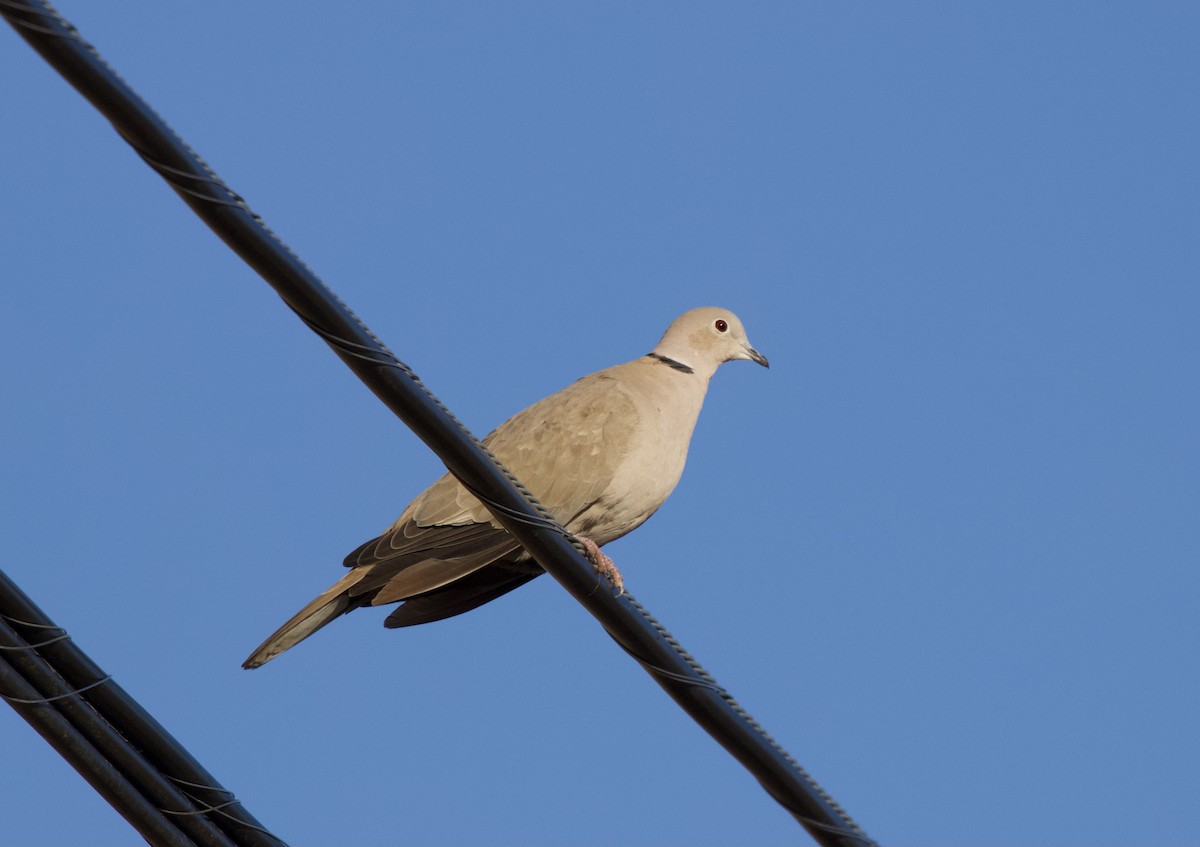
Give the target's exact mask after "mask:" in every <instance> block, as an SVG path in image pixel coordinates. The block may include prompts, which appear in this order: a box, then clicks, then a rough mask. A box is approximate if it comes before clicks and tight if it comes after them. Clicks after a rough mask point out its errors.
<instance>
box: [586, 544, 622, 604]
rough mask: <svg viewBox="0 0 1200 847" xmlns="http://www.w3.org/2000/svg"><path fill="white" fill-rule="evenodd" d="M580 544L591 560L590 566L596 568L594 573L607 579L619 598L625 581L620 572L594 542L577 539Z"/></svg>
mask: <svg viewBox="0 0 1200 847" xmlns="http://www.w3.org/2000/svg"><path fill="white" fill-rule="evenodd" d="M579 541H580V543H582V544H583V547H584V549H585V550H587V557H588V558H589V559H590V560H591V562H592V565H593V566H595V568H596V573H598V574H601V575H602V576H606V577H608V581H609V582H611V583H612V584H613V588H615V589H617V596H618V597H620V596H621V595H622V594H624V593H625V580H624V579H622V578H621V572H620V571H619V570H617V566H616V564H615V563H614V562H613V560H612V559H610V558H609V557H608V556H607V555H605V553H604V552H603V551H602V550H601V549H600V545H598V544H597V543H596V542H595V541H592V539H590V538H584V537H583V536H580V537H579Z"/></svg>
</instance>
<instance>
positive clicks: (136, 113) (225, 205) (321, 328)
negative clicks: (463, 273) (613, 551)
mask: <svg viewBox="0 0 1200 847" xmlns="http://www.w3.org/2000/svg"><path fill="white" fill-rule="evenodd" d="M0 12H2V13H3V14H4V16H5V17H6V18H7V19H8V21H9V23H10V24H12V25H13V27H14V28H15V29H16V30H17V32H18V33H19V34H20V35H21V36H22V37H23V38H25V40H26V41H27V42H29V44H30V45H31V46H32V47H33V48H34V49H35V50H37V51H38V52H39V53H40V54H41V55H42V56H43V58H45V59H46V60H47V61H48V62H49V63H50V64H51V65H52V66H53V67H54V68H55V69H56V70H57V71H58V72H59V73H60V74H62V76H63V77H64V78H66V79H67V81H68V82H70V83H71V84H72V85H73V86H74V87H75V88H76V89H77V90H78V91H79V92H80V93H81V94H82V95H83V96H84V97H86V98H87V99H88V100H89V101H90V102H91V103H92V105H93V106H95V107H96V109H97V110H98V111H100V112H101V114H103V115H104V116H105V117H106V118H108V120H109V121H111V122H112V124H113V126H114V127H115V128H116V130H117V132H118V133H120V135H121V136H122V137H123V138H124V139H125V140H126V141H127V142H128V143H129V144H130V145H131V146H132V147H133V148H134V150H135V151H136V152H137V153H138V155H139V156H141V157H142V159H143V160H144V161H145V162H146V164H148V165H149V166H150V167H152V168H153V169H154V170H155V171H157V172H158V173H159V175H160V176H162V177H163V179H165V180H166V181H167V183H168V184H169V185H170V186H171V187H172V188H173V189H174V190H175V191H176V193H178V194H179V196H180V197H181V198H182V199H183V201H184V202H185V203H187V204H188V205H189V206H191V208H192V210H193V211H195V212H196V214H197V215H198V216H199V217H200V218H201V220H203V221H204V222H205V223H206V224H207V225H208V226H209V227H210V228H211V229H212V230H213V231H214V232H215V233H216V234H217V235H218V236H219V237H220V238H221V239H222V240H224V241H225V242H226V244H228V245H229V247H230V248H231V249H233V250H234V252H236V253H237V254H238V255H239V256H241V257H242V259H243V260H244V261H245V262H246V263H247V264H249V265H250V266H251V267H252V268H254V270H256V271H257V272H258V273H259V274H260V275H261V276H262V277H263V278H264V279H265V280H266V281H267V282H268V283H269V284H270V285H271V286H272V287H273V288H274V289H275V291H276V292H277V293H278V294H279V295H280V296H281V297H282V298H283V300H284V302H285V303H287V305H288V306H289V307H290V308H291V309H292V310H293V311H294V312H295V313H296V314H297V315H298V316H299V317H300V319H301V320H303V321H304V323H305V324H307V325H308V326H309V328H310V329H312V330H313V331H314V332H316V333H317V334H318V335H319V336H320V337H321V338H322V339H324V341H325V342H326V343H327V344H329V346H330V347H331V348H332V349H333V350H334V352H335V353H337V355H338V356H339V357H340V358H341V359H342V361H343V362H345V363H346V365H347V366H348V367H349V368H350V369H351V370H352V371H354V373H355V374H356V375H357V376H358V377H359V379H361V380H362V381H363V382H364V383H365V384H366V385H367V386H368V387H369V388H370V389H371V390H372V391H373V392H374V393H375V394H376V396H378V397H379V399H380V400H382V401H383V403H384V404H385V405H387V406H388V408H390V409H391V410H392V411H393V412H394V413H395V414H396V415H397V416H398V417H399V418H400V419H401V420H402V421H404V423H405V424H407V425H408V427H409V428H410V429H412V430H413V432H414V433H416V435H417V436H418V437H419V438H421V440H423V441H424V442H425V443H426V444H427V445H428V446H429V447H430V449H432V450H433V451H434V452H435V453H436V454H437V455H438V457H439V458H440V459H441V460H442V461H443V462H444V463H445V464H446V466H447V467H448V468H449V469H450V471H451V472H452V473H453V474H454V475H455V476H456V477H457V478H458V479H459V481H461V482H462V483H463V484H464V485H465V486H466V487H467V488H468V489H470V490H471V491H472V493H474V494H475V495H476V496H477V497H479V499H480V500H481V501H482V502H483V503H484V504H485V505H487V507H488V509H489V510H490V511H491V512H492V514H493V515H494V516H495V517H496V519H497V520H498V521H499V522H500V523H501V524H502V525H503V526H504V528H505V529H506V530H508V532H509V533H511V534H512V535H513V537H514V538H516V539H517V541H519V542H520V543H521V545H522V546H523V547H524V548H525V549H526V550H528V551H529V553H530V554H531V555H532V556H533V558H534V559H535V560H536V561H537V562H539V563H540V564H541V565H542V566H543V567H544V568H545V569H546V570H547V571H548V572H549V573H550V575H551V576H553V577H554V578H555V579H556V580H558V582H559V583H561V584H562V585H563V586H564V587H565V588H566V589H567V590H568V591H569V592H570V593H571V594H572V595H573V596H574V597H575V599H576V600H578V601H579V602H580V603H581V604H583V606H584V607H585V608H586V609H587V610H588V611H589V612H590V613H591V614H592V615H593V616H594V617H596V618H597V620H599V621H600V623H601V624H602V625H603V626H604V628H605V629H606V630H607V631H608V633H609V634H610V635H611V636H612V637H613V638H614V639H615V640H616V641H617V643H618V644H620V645H621V647H622V648H624V649H625V651H626V652H628V653H629V654H630V655H631V656H633V657H634V658H635V659H636V660H637V661H638V662H639V663H640V664H641V665H642V666H643V667H644V668H646V670H647V671H649V672H650V674H651V676H652V677H653V678H654V680H655V681H656V682H658V684H659V685H661V686H662V687H663V689H664V690H666V691H667V693H668V694H670V695H671V697H672V698H674V699H675V701H676V702H677V703H679V705H680V706H681V707H683V709H684V710H685V711H687V713H688V714H689V715H691V717H692V718H693V719H694V720H695V721H696V722H697V723H699V724H700V725H701V726H702V727H703V728H704V729H705V730H706V731H707V732H708V733H709V734H710V735H712V736H713V738H715V739H716V740H717V741H718V742H719V743H720V744H721V745H722V746H723V747H725V749H726V750H727V751H729V753H730V754H731V755H733V756H734V757H735V758H736V759H738V761H740V762H741V763H742V764H743V765H744V766H745V767H746V768H747V769H748V770H749V771H750V772H751V773H752V774H753V775H754V776H755V777H756V778H757V779H758V780H759V782H760V783H762V785H763V787H764V788H765V789H766V790H767V792H768V793H769V794H770V795H771V796H772V797H774V798H775V799H776V800H777V801H778V802H779V803H780V804H781V805H783V806H784V808H786V809H787V810H788V811H789V812H790V813H791V814H792V815H793V816H794V817H795V818H796V819H797V820H798V821H799V822H800V823H801V824H802V825H803V826H804V827H805V828H806V829H807V830H808V831H809V833H810V834H811V835H812V837H813V838H814V839H815V840H816V841H817V842H818V843H820V844H822V845H845V847H850V846H851V845H855V847H861V845H872V844H874V843H875V842H874V841H873V840H872V839H871V838H869V837H868V836H867V835H866V834H865V833H864V832H863V831H862V829H860V828H859V827H858V826H857V825H856V824H855V823H854V822H853V820H851V819H850V817H849V816H848V815H847V814H846V813H845V812H844V811H843V810H842V809H841V808H840V807H839V806H838V805H837V804H836V803H835V802H834V801H833V800H832V799H831V798H830V797H829V795H828V794H826V793H825V792H824V791H822V790H821V788H820V787H819V786H818V785H817V784H816V782H815V781H814V780H813V779H812V778H811V777H810V776H809V775H808V774H807V773H806V772H805V771H804V770H803V769H802V768H801V767H800V766H799V765H798V764H797V763H796V761H795V759H793V758H792V757H791V756H790V755H788V754H787V753H786V752H785V751H784V750H783V749H782V747H780V746H779V744H777V743H776V742H775V741H774V740H773V739H772V738H771V737H770V736H768V735H767V734H766V732H765V731H764V730H763V729H762V728H761V727H760V726H759V725H758V724H757V723H756V722H755V721H753V720H752V719H751V718H750V717H749V715H748V714H747V713H746V712H745V710H743V709H742V708H741V707H740V706H739V705H738V704H737V703H736V701H735V700H734V699H733V697H732V696H731V695H730V694H729V693H728V692H726V691H725V690H724V689H723V688H721V687H720V686H719V685H717V684H716V683H715V681H713V679H712V677H711V676H709V675H708V674H707V673H706V672H705V671H704V669H703V668H702V667H701V666H700V665H699V664H698V663H697V662H696V661H695V660H694V659H692V658H691V657H690V656H689V655H688V654H687V653H686V652H685V651H683V650H682V648H680V647H679V645H678V643H677V642H676V641H675V640H674V639H673V638H671V637H670V635H669V634H668V633H667V632H666V630H665V628H664V627H663V626H662V625H661V624H660V623H658V622H657V621H656V620H654V618H652V617H651V616H650V615H649V614H648V613H647V612H646V611H645V609H643V608H642V607H641V606H640V605H638V604H637V603H636V602H635V601H634V600H633V598H632V597H630V596H629V595H628V594H626V595H624V596H621V597H616V596H613V594H612V592H611V591H610V590H609V589H608V586H607V582H606V581H605V580H604V578H603V577H600V576H599V575H598V574H597V573H596V571H595V569H594V568H593V567H592V565H591V564H590V562H589V561H588V560H587V559H586V558H584V556H583V554H582V552H581V549H580V548H579V547H578V542H576V541H575V540H574V539H573V537H572V536H571V535H570V533H568V532H567V531H566V530H565V529H563V528H562V527H561V526H560V525H558V524H557V522H555V521H554V519H553V518H552V517H551V516H550V515H549V514H548V513H547V512H546V510H545V509H544V508H543V507H542V506H541V505H540V504H539V503H538V502H537V500H536V499H535V498H534V497H532V495H530V493H529V491H528V490H527V489H525V487H524V486H522V485H521V484H520V482H519V481H518V480H516V479H515V478H514V477H513V476H512V474H510V473H509V472H508V471H507V470H506V469H504V468H503V467H502V466H500V465H499V464H498V463H497V462H496V460H495V457H494V456H492V455H491V454H490V453H489V452H488V451H487V450H486V449H485V448H483V447H482V446H481V445H480V444H479V442H478V441H477V440H476V439H475V438H474V436H472V435H471V434H470V433H469V432H468V431H467V430H466V429H465V428H464V427H463V426H462V424H460V423H459V422H458V420H457V419H456V418H455V417H454V415H453V414H452V413H451V412H450V411H449V409H447V408H446V407H445V406H444V405H443V404H442V403H441V402H440V401H439V400H438V399H437V398H436V397H435V396H434V395H433V393H432V392H430V391H429V389H428V388H426V387H425V385H424V384H423V383H422V382H421V380H420V379H419V377H417V375H416V374H415V373H414V372H413V371H412V370H411V369H410V368H409V367H408V366H407V365H405V364H404V363H403V362H401V361H400V360H399V359H398V358H397V357H396V356H395V355H394V354H393V353H392V352H391V351H390V350H388V348H387V347H386V346H385V345H384V344H383V342H381V341H380V340H379V339H378V338H376V337H375V335H374V334H373V333H372V332H371V331H370V330H369V329H368V328H367V327H366V325H365V324H363V322H362V321H361V320H359V318H358V317H357V316H355V315H354V314H353V313H352V312H351V311H350V310H349V308H347V306H346V305H345V304H344V303H342V302H341V300H340V299H338V297H337V296H336V295H335V294H334V293H333V292H332V291H331V290H330V289H328V288H327V287H326V286H325V285H324V283H323V282H322V281H321V280H320V279H319V278H318V277H317V276H316V275H315V274H314V273H313V272H312V271H311V270H309V268H308V267H307V266H306V265H305V264H304V263H303V262H302V261H301V260H300V259H299V258H298V257H297V256H296V255H295V254H294V253H293V252H292V251H291V250H290V249H289V248H288V247H287V246H286V245H285V244H284V243H283V242H282V241H281V240H280V239H279V238H278V237H277V236H276V235H275V234H274V233H273V232H271V230H270V229H269V228H267V226H266V225H265V224H264V222H263V221H262V220H261V219H260V218H259V217H258V216H257V215H256V214H254V213H253V212H252V211H251V210H250V208H249V207H248V206H247V205H246V203H245V202H244V201H243V200H242V198H241V197H240V196H238V195H237V194H235V193H234V192H233V191H232V190H230V189H229V188H228V187H227V186H226V185H225V184H224V182H222V181H221V179H220V178H219V177H217V175H216V174H215V173H214V172H213V171H212V169H211V168H209V167H208V165H207V164H205V163H204V161H203V160H202V159H201V158H200V157H199V156H198V155H196V153H194V152H193V151H192V150H191V148H189V147H188V146H187V145H186V144H185V143H184V142H183V141H182V140H181V139H179V137H178V136H177V135H175V133H174V132H173V131H172V130H171V129H170V128H169V127H168V126H167V125H166V123H165V122H164V121H163V120H162V119H161V118H159V117H158V115H157V114H156V113H155V112H154V111H153V110H152V109H151V108H150V107H149V106H148V105H147V104H146V103H145V102H144V101H143V100H142V99H141V98H140V97H138V96H137V95H136V94H135V93H134V92H133V90H132V89H131V88H130V87H129V86H128V85H127V84H126V83H125V82H124V81H123V80H122V79H121V78H120V77H119V76H118V75H117V74H116V73H115V72H114V71H113V70H112V69H111V68H110V67H109V66H108V65H107V64H106V63H105V62H104V61H103V59H101V58H100V56H99V54H98V53H97V52H96V51H95V50H94V49H93V48H92V47H91V45H89V44H87V43H86V42H85V41H84V40H83V39H82V38H81V37H80V36H79V34H78V32H77V31H76V30H75V28H74V27H73V26H71V25H70V24H69V23H67V22H66V21H65V20H63V19H62V18H61V17H60V16H59V15H58V14H57V12H55V11H53V10H52V9H51V8H50V7H49V6H48V5H45V4H43V3H39V2H37V0H0Z"/></svg>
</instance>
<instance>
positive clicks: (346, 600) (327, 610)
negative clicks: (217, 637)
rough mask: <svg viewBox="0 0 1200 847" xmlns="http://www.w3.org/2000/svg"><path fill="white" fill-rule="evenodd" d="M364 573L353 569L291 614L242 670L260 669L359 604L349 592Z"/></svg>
mask: <svg viewBox="0 0 1200 847" xmlns="http://www.w3.org/2000/svg"><path fill="white" fill-rule="evenodd" d="M368 570H369V569H367V568H361V569H359V568H355V569H354V570H352V571H350V573H348V574H346V575H345V576H344V577H342V578H341V579H339V580H338V581H337V582H335V583H334V584H333V585H331V586H329V588H327V589H325V591H324V592H322V593H321V595H320V596H319V597H317V598H316V599H315V600H313V601H312V602H311V603H309V604H308V605H307V606H305V607H304V608H303V609H301V610H300V611H298V612H296V614H294V615H292V617H291V619H290V620H288V622H287V623H285V624H284V625H283V626H281V627H279V629H277V630H275V632H274V633H273V634H272V635H271V637H270V638H268V639H267V640H266V641H264V642H263V643H262V644H260V645H259V647H258V649H257V650H255V651H254V652H253V653H251V654H250V658H248V659H246V661H244V662H243V663H242V667H243V668H258V667H262V666H263V665H265V664H266V663H267V662H269V661H271V660H272V659H274V658H275V657H276V656H278V655H279V654H280V653H282V652H283V651H284V650H287V649H289V648H291V647H294V646H296V645H297V644H299V643H300V642H301V641H303V640H304V639H306V638H308V637H309V636H310V635H312V634H313V633H314V632H316V631H317V630H318V629H320V628H321V627H323V626H325V624H327V623H329V622H330V621H331V620H333V619H334V618H336V617H338V616H339V615H344V614H345V613H346V612H348V611H350V610H351V609H353V608H356V607H358V606H360V605H362V599H363V598H352V597H350V589H351V588H353V587H354V586H355V585H356V584H358V582H359V581H360V580H362V578H363V577H364V576H366V575H367V571H368Z"/></svg>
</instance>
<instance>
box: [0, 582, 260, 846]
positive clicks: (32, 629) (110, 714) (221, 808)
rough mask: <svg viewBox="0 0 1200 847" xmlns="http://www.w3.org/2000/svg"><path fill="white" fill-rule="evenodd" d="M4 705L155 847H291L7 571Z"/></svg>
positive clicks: (1, 591) (0, 611) (0, 650)
mask: <svg viewBox="0 0 1200 847" xmlns="http://www.w3.org/2000/svg"><path fill="white" fill-rule="evenodd" d="M0 698H2V699H4V700H5V701H7V702H8V704H9V705H11V706H12V707H13V709H15V710H16V711H17V713H18V714H20V715H21V716H22V717H23V718H25V720H27V721H28V722H29V723H30V724H31V725H32V726H33V727H34V729H36V730H37V731H38V732H39V733H40V734H41V735H42V737H43V738H45V739H46V741H48V742H49V743H50V744H51V746H53V747H54V749H55V750H57V751H58V752H59V754H60V755H62V757H63V758H64V759H66V760H67V761H68V762H70V763H71V765H72V766H73V767H74V768H75V769H76V770H77V771H79V773H80V774H81V775H82V776H83V777H84V779H86V780H87V781H88V782H89V783H91V785H92V787H93V788H95V789H96V791H98V792H99V793H100V795H101V796H102V797H104V799H105V800H107V801H108V803H109V804H110V805H111V806H113V808H115V809H116V810H117V811H118V812H120V814H121V815H122V816H123V817H124V818H125V819H126V820H127V821H128V822H129V823H130V824H131V825H132V826H133V827H134V829H136V830H137V831H138V832H139V833H140V834H141V835H142V837H144V838H145V839H146V840H147V841H149V842H150V843H151V844H154V845H156V847H283V842H282V841H281V840H280V839H278V838H276V837H275V836H273V835H271V834H270V833H269V832H267V830H266V829H264V828H263V826H262V824H260V823H259V822H258V821H257V820H255V819H254V817H253V816H251V815H250V813H249V812H247V811H246V810H245V809H243V808H242V807H241V805H240V804H239V803H238V802H237V800H236V799H235V798H234V796H233V795H232V794H231V793H230V792H228V791H226V790H225V789H224V788H222V787H221V786H220V785H219V784H218V783H217V781H216V780H215V779H214V778H213V777H212V775H211V774H209V773H208V772H207V771H206V770H204V768H202V767H201V766H200V765H199V764H198V763H197V762H196V761H195V760H194V759H193V758H192V757H191V755H190V754H188V752H187V750H185V749H184V748H183V746H182V745H181V744H180V743H179V742H178V741H176V740H175V739H174V738H172V737H171V735H170V734H169V733H168V732H167V731H166V730H165V729H163V728H162V726H160V725H159V724H158V722H157V721H155V720H154V718H152V717H150V716H149V715H148V714H147V713H146V712H145V711H144V710H143V709H142V708H141V706H139V705H138V704H137V703H136V702H135V701H134V700H133V698H131V697H130V696H129V695H128V694H127V693H126V692H125V691H124V690H123V689H122V688H121V687H120V686H119V685H117V683H116V682H114V681H113V680H112V678H111V677H109V676H108V674H106V673H104V671H102V670H100V668H99V667H97V666H96V664H95V663H94V662H92V660H91V659H89V658H88V657H87V655H86V654H84V652H83V651H82V650H81V649H79V647H78V646H77V645H76V644H75V642H74V641H72V640H71V638H70V636H68V635H67V633H66V632H65V631H64V630H63V629H61V628H59V627H58V626H57V625H56V624H55V623H54V622H53V621H52V620H50V619H49V618H48V617H47V616H46V615H45V613H44V612H42V610H41V609H39V608H38V607H37V606H36V605H35V604H34V602H33V601H32V600H30V599H29V597H28V596H26V595H25V593H24V592H22V591H21V589H20V588H18V587H17V585H16V584H15V583H14V582H13V581H12V580H11V579H9V578H8V576H7V575H6V574H5V573H4V572H3V571H0Z"/></svg>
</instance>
